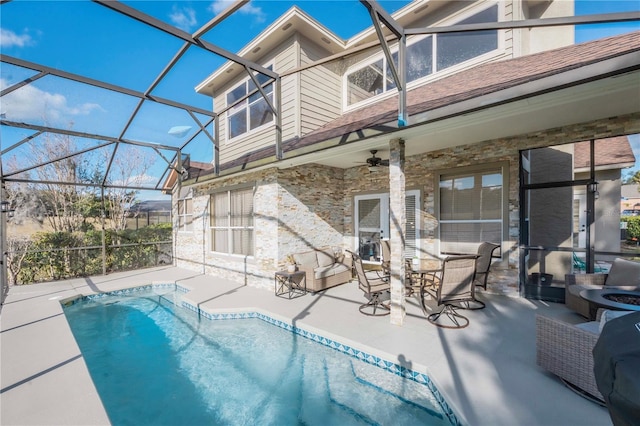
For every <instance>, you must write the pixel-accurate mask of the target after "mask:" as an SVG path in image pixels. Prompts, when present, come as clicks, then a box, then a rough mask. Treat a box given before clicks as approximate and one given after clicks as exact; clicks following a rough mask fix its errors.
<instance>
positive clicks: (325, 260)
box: [318, 248, 335, 266]
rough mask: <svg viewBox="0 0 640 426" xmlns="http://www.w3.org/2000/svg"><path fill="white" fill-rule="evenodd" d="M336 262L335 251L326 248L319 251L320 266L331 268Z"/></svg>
mask: <svg viewBox="0 0 640 426" xmlns="http://www.w3.org/2000/svg"><path fill="white" fill-rule="evenodd" d="M334 262H335V258H334V257H333V249H331V248H325V249H321V250H319V251H318V266H331V265H333V263H334Z"/></svg>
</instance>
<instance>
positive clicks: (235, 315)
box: [182, 300, 462, 426]
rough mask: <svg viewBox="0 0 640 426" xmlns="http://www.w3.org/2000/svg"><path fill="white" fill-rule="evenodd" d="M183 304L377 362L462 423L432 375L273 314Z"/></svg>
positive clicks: (210, 316)
mask: <svg viewBox="0 0 640 426" xmlns="http://www.w3.org/2000/svg"><path fill="white" fill-rule="evenodd" d="M182 307H183V308H185V309H188V310H190V311H193V312H195V313H197V314H198V315H199V316H200V317H204V318H206V319H208V320H213V321H216V320H234V319H249V318H257V319H260V320H262V321H265V322H267V323H269V324H272V325H275V326H277V327H280V328H282V329H285V330H287V331H289V332H292V333H295V334H297V335H299V336H302V337H305V338H307V339H310V340H313V341H314V342H317V343H320V344H321V345H324V346H327V347H329V348H332V349H335V350H337V351H338V352H342V353H343V354H345V355H348V356H350V357H353V358H356V359H359V360H360V361H363V362H366V363H367V364H371V365H375V366H377V367H379V368H382V369H383V370H385V371H388V372H390V373H392V374H395V375H397V376H401V377H403V378H405V379H408V380H412V381H414V382H416V383H420V384H422V385H424V386H427V388H429V390H430V391H431V393H432V394H433V396H434V398H435V399H436V401H437V402H438V404H440V408H441V409H442V412H443V413H444V415H445V416H446V417H447V419H448V420H449V422H451V424H452V425H455V426H462V423H461V422H460V420H458V417H457V416H456V415H455V413H454V412H453V410H452V409H451V407H449V404H447V401H445V399H444V397H443V396H442V394H441V393H440V391H439V390H438V388H436V386H435V385H434V384H433V382H432V381H431V379H430V378H429V376H427V375H426V374H423V373H419V372H416V371H413V370H410V369H408V368H406V367H403V366H401V365H398V364H396V363H394V362H391V361H387V360H385V359H383V358H380V357H378V356H375V355H372V354H369V353H367V352H365V351H362V350H360V349H356V348H352V347H350V346H348V345H345V344H343V343H340V342H337V341H335V340H332V339H329V338H326V337H323V336H320V335H318V334H316V333H312V332H310V331H307V330H304V329H302V328H299V327H296V326H294V325H291V324H289V323H287V322H285V321H281V320H277V319H275V318H271V317H270V316H268V315H265V314H262V313H259V312H226V313H210V312H207V311H204V310H202V309H200V308H199V307H197V306H194V305H192V304H191V303H189V302H186V301H184V300H183V301H182Z"/></svg>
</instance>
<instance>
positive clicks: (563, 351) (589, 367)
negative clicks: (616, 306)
mask: <svg viewBox="0 0 640 426" xmlns="http://www.w3.org/2000/svg"><path fill="white" fill-rule="evenodd" d="M628 313H630V312H628V311H610V310H605V309H599V310H598V316H597V320H596V321H590V322H585V323H581V324H570V323H568V322H565V321H562V320H560V319H558V318H551V317H548V316H544V315H536V363H537V364H538V365H539V366H540V367H542V368H544V369H545V370H547V371H549V372H551V373H553V374H555V375H556V376H558V377H560V378H561V379H562V380H563V381H565V382H567V383H569V384H570V385H572V387H573V388H577V389H578V390H580V391H583V392H586V393H587V394H588V395H587V396H591V397H595V398H596V399H598V400H599V401H600V402H602V401H603V400H604V399H603V397H602V394H601V393H600V391H598V387H597V385H596V379H595V374H594V372H593V347H594V346H595V345H596V342H597V341H598V337H599V336H600V331H601V330H602V327H604V324H605V323H606V321H609V320H612V319H614V318H617V317H619V316H621V315H625V314H628Z"/></svg>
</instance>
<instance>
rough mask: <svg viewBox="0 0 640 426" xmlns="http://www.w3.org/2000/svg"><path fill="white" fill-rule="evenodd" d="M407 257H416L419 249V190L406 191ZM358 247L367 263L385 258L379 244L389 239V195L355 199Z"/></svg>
mask: <svg viewBox="0 0 640 426" xmlns="http://www.w3.org/2000/svg"><path fill="white" fill-rule="evenodd" d="M405 200H406V201H405V208H406V212H405V214H406V235H405V258H412V257H414V256H416V254H417V250H418V247H419V238H418V236H419V234H420V232H419V230H420V226H419V220H418V218H419V217H420V214H419V208H420V191H415V190H413V191H406V198H405ZM354 217H355V237H356V238H355V244H354V248H355V250H356V252H357V253H358V255H359V256H360V257H361V258H362V260H365V261H373V262H378V261H380V260H381V258H382V252H381V249H380V241H381V240H384V239H388V238H389V229H390V228H389V227H390V216H389V194H388V193H381V194H366V195H358V196H356V197H355V215H354Z"/></svg>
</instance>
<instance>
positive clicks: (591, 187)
mask: <svg viewBox="0 0 640 426" xmlns="http://www.w3.org/2000/svg"><path fill="white" fill-rule="evenodd" d="M587 186H588V188H589V192H591V193H593V198H595V199H596V200H597V199H598V197H599V196H600V193H599V192H598V182H593V183H590V184H589V185H587Z"/></svg>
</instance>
